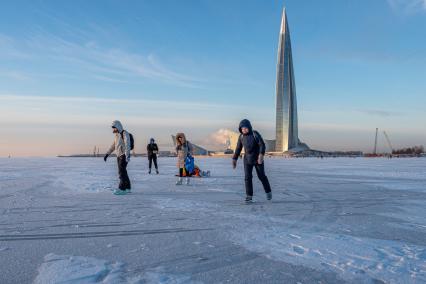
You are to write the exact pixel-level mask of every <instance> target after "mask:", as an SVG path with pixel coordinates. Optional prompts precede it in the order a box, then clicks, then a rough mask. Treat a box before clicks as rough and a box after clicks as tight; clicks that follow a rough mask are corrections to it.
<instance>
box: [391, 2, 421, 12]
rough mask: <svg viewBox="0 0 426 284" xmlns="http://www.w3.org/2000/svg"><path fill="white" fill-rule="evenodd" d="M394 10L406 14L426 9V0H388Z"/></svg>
mask: <svg viewBox="0 0 426 284" xmlns="http://www.w3.org/2000/svg"><path fill="white" fill-rule="evenodd" d="M387 1H388V3H389V5H390V7H391V8H392V10H394V11H395V12H402V13H404V14H413V13H417V12H422V11H423V12H425V11H426V0H387Z"/></svg>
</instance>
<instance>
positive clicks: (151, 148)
mask: <svg viewBox="0 0 426 284" xmlns="http://www.w3.org/2000/svg"><path fill="white" fill-rule="evenodd" d="M146 151H147V152H148V157H152V156H153V155H157V154H158V146H157V143H149V144H148V145H147V146H146Z"/></svg>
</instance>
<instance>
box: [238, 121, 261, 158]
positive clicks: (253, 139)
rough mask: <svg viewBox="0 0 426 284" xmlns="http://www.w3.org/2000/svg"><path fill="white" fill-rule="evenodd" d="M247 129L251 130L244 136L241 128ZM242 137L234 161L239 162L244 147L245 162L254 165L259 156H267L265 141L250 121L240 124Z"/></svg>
mask: <svg viewBox="0 0 426 284" xmlns="http://www.w3.org/2000/svg"><path fill="white" fill-rule="evenodd" d="M243 127H247V128H248V129H249V133H248V134H246V135H244V134H243V133H242V131H241V128H243ZM238 130H239V131H240V133H241V135H240V138H239V139H238V143H237V148H236V149H235V153H234V157H233V159H234V160H238V157H239V156H240V154H241V151H242V149H243V147H244V152H245V154H244V162H246V163H248V164H250V165H254V164H256V162H257V159H258V158H259V154H262V155H265V142H264V141H263V138H262V136H261V135H260V134H259V132H257V131H255V130H253V128H252V126H251V123H250V121H249V120H247V119H244V120H242V121H241V122H240V126H239V127H238Z"/></svg>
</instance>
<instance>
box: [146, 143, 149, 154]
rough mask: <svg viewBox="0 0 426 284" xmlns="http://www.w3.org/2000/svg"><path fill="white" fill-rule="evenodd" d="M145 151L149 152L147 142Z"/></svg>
mask: <svg viewBox="0 0 426 284" xmlns="http://www.w3.org/2000/svg"><path fill="white" fill-rule="evenodd" d="M146 152H147V153H148V154H149V144H148V145H146Z"/></svg>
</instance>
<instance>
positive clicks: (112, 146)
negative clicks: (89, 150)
mask: <svg viewBox="0 0 426 284" xmlns="http://www.w3.org/2000/svg"><path fill="white" fill-rule="evenodd" d="M114 151H115V139H114V142H112V145H111V147H109V149H108V151H107V152H106V154H107V155H108V156H109V155H111V154H112V152H114Z"/></svg>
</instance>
